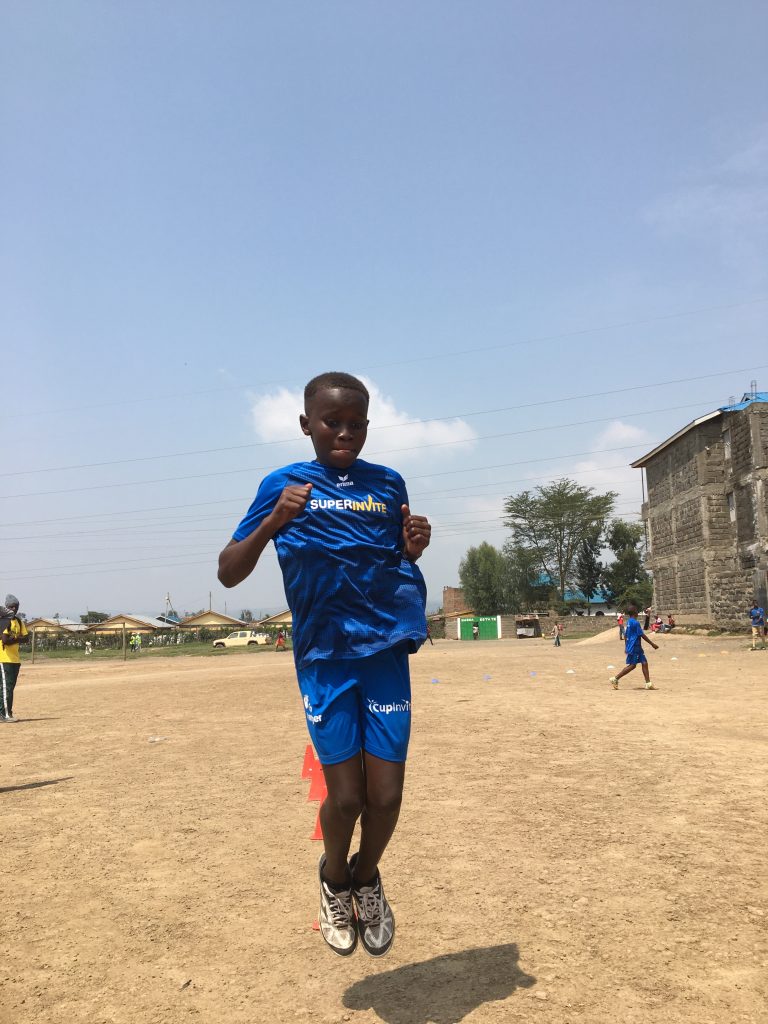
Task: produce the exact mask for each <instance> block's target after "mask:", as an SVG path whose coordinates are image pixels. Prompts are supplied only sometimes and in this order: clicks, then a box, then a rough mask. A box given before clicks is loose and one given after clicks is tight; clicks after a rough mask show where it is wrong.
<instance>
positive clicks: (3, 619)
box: [0, 594, 29, 722]
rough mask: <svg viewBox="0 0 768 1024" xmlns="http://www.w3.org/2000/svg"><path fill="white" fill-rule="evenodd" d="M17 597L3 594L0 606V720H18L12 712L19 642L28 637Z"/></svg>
mask: <svg viewBox="0 0 768 1024" xmlns="http://www.w3.org/2000/svg"><path fill="white" fill-rule="evenodd" d="M18 613H19V599H18V597H14V595H13V594H6V595H5V606H4V607H3V608H0V721H2V722H18V718H15V717H14V714H13V693H14V690H15V689H16V683H17V682H18V679H19V671H20V670H21V655H20V654H19V644H23V643H26V642H27V640H28V639H29V630H28V629H27V626H26V623H24V622H23V621H22V620H21V619H20V618H19V614H18Z"/></svg>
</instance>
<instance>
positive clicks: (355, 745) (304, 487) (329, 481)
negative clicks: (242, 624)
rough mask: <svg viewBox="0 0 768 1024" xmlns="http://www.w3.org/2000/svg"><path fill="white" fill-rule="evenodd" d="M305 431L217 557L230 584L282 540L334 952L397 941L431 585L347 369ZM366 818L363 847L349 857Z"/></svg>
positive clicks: (379, 952) (393, 476) (309, 411)
mask: <svg viewBox="0 0 768 1024" xmlns="http://www.w3.org/2000/svg"><path fill="white" fill-rule="evenodd" d="M299 424H300V426H301V430H302V432H303V433H304V434H305V435H306V436H307V437H309V438H311V441H312V446H313V448H314V450H315V455H316V458H315V460H314V461H313V462H297V463H293V464H292V465H289V466H285V467H283V468H282V469H279V470H276V471H275V472H274V473H270V474H269V476H267V477H266V478H265V479H264V480H263V481H262V483H261V485H260V487H259V490H258V493H257V495H256V498H255V499H254V501H253V504H252V505H251V507H250V509H249V510H248V512H247V514H246V516H245V518H244V519H243V520H242V522H241V523H240V525H239V526H238V527H237V529H236V530H235V533H234V536H233V539H232V540H231V541H230V542H229V544H228V545H227V547H225V548H224V550H223V551H222V552H221V555H220V556H219V579H220V581H221V582H222V583H223V584H224V586H225V587H234V586H236V585H237V584H238V583H240V582H241V581H242V580H244V579H245V578H246V577H247V576H248V575H249V574H250V573H251V572H252V571H253V570H254V568H255V566H256V563H257V562H258V560H259V556H260V555H261V553H262V551H263V550H264V548H265V547H266V545H267V544H268V542H269V541H270V540H273V541H274V544H275V548H276V549H277V557H278V561H279V562H280V568H281V570H282V573H283V582H284V584H285V592H286V596H287V598H288V604H289V606H290V608H291V611H292V613H293V652H294V659H295V662H296V672H297V675H298V681H299V689H300V691H301V695H302V700H303V704H304V712H305V716H306V719H307V725H308V728H309V734H310V737H311V739H312V742H313V743H314V746H315V749H316V750H317V754H318V757H319V758H320V762H321V763H322V765H323V772H324V774H325V782H326V786H327V789H328V797H327V799H326V800H325V802H324V803H323V805H322V807H321V808H320V823H321V826H322V832H323V842H324V845H325V852H324V853H323V855H322V856H321V858H320V865H319V882H320V916H319V920H320V931H321V934H322V936H323V938H324V939H325V941H326V943H327V944H328V945H329V946H330V947H331V949H332V950H333V951H334V952H335V953H338V954H339V955H340V956H349V955H350V954H351V953H354V951H355V948H356V946H357V942H358V937H359V939H360V942H361V943H362V945H363V948H364V949H365V951H366V952H367V953H369V954H370V955H371V956H375V957H379V956H383V955H384V954H385V953H387V952H388V951H389V949H390V948H391V946H392V942H393V940H394V936H395V919H394V916H393V914H392V908H391V907H390V905H389V903H388V902H387V900H386V898H385V896H384V889H383V887H382V883H381V875H380V874H379V868H378V865H379V861H380V859H381V857H382V855H383V853H384V850H385V849H386V847H387V844H388V843H389V840H390V838H391V837H392V834H393V832H394V830H395V825H396V824H397V819H398V815H399V813H400V804H401V800H402V792H403V780H404V777H405V759H406V752H407V749H408V739H409V735H410V725H411V689H410V675H409V669H408V655H409V654H410V653H413V652H415V651H416V650H417V649H418V647H419V646H420V645H421V644H423V643H424V640H425V639H426V634H427V622H426V616H425V611H424V609H425V603H426V587H425V585H424V579H423V577H422V575H421V572H420V571H419V569H418V568H417V567H416V565H415V564H414V563H415V561H416V560H417V559H418V558H419V557H420V556H421V554H422V552H423V551H424V549H425V548H426V547H427V545H428V544H429V540H430V532H431V527H430V525H429V523H428V522H427V520H426V519H425V518H424V517H423V516H414V515H412V514H411V511H410V509H409V507H408V495H407V493H406V489H405V484H404V482H403V480H402V477H400V476H399V474H397V473H396V472H395V471H394V470H391V469H387V468H386V467H385V466H376V465H373V464H371V463H367V462H363V461H362V460H361V459H359V458H358V456H359V454H360V452H361V450H362V448H363V445H364V444H365V440H366V436H367V432H368V391H367V390H366V388H365V385H364V384H362V382H361V381H359V380H357V378H355V377H352V376H350V375H349V374H347V373H323V374H321V375H320V376H319V377H314V378H313V379H312V380H311V381H310V382H309V383H308V384H307V386H306V388H305V389H304V413H303V414H302V415H301V416H299ZM358 818H360V825H361V834H360V849H359V850H358V851H357V852H356V853H355V854H354V855H353V856H352V858H351V859H350V860H349V861H348V860H347V858H348V855H349V847H350V843H351V841H352V833H353V831H354V828H355V823H356V821H357V819H358Z"/></svg>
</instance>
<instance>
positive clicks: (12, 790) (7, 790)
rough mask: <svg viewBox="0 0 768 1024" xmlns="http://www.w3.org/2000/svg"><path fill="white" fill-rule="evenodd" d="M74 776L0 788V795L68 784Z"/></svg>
mask: <svg viewBox="0 0 768 1024" xmlns="http://www.w3.org/2000/svg"><path fill="white" fill-rule="evenodd" d="M74 777H75V776H74V775H66V776H65V777H64V778H63V779H48V780H47V781H46V782H25V783H24V785H23V786H0V793H17V792H18V791H19V790H21V789H42V787H43V786H55V785H56V784H57V783H59V782H69V780H70V779H74Z"/></svg>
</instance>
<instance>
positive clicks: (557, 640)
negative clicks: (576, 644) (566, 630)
mask: <svg viewBox="0 0 768 1024" xmlns="http://www.w3.org/2000/svg"><path fill="white" fill-rule="evenodd" d="M549 635H550V636H551V637H554V643H553V644H552V646H553V647H559V646H560V626H559V625H558V624H557V623H555V624H554V626H553V627H552V632H551V633H550V634H549Z"/></svg>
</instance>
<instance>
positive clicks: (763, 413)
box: [632, 391, 768, 626]
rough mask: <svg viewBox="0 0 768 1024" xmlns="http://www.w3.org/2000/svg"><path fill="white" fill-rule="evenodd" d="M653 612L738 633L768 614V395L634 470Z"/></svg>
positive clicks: (724, 414)
mask: <svg viewBox="0 0 768 1024" xmlns="http://www.w3.org/2000/svg"><path fill="white" fill-rule="evenodd" d="M632 465H633V466H634V467H635V468H639V469H640V470H641V472H644V474H645V478H644V495H645V501H644V504H643V519H644V520H645V523H646V527H647V534H648V549H649V558H648V563H647V564H648V568H649V569H650V570H651V572H652V573H653V586H654V608H655V609H656V610H657V611H658V612H659V613H660V614H662V615H667V614H669V613H670V612H671V613H672V614H673V615H674V616H675V618H676V619H677V620H678V622H680V623H700V624H717V625H736V624H738V625H740V626H743V625H744V623H745V622H746V621H747V609H748V608H749V607H750V605H751V603H752V601H753V600H758V601H759V602H760V604H762V605H763V607H765V606H766V602H767V595H766V568H768V491H767V490H766V482H767V481H768V392H764V391H751V392H749V393H747V394H746V395H744V397H743V399H742V400H741V402H737V403H734V404H732V405H727V406H723V407H722V408H720V409H716V410H715V411H714V412H711V413H708V414H707V415H706V416H700V417H699V418H698V419H696V420H694V421H693V422H692V423H689V424H688V426H686V427H683V428H682V430H678V432H677V433H676V434H674V435H673V436H672V437H670V438H668V440H666V441H664V442H663V443H662V444H660V445H658V446H657V447H656V448H654V449H653V451H651V452H648V454H647V455H644V456H643V457H642V458H641V459H638V460H637V461H636V462H633V463H632Z"/></svg>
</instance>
